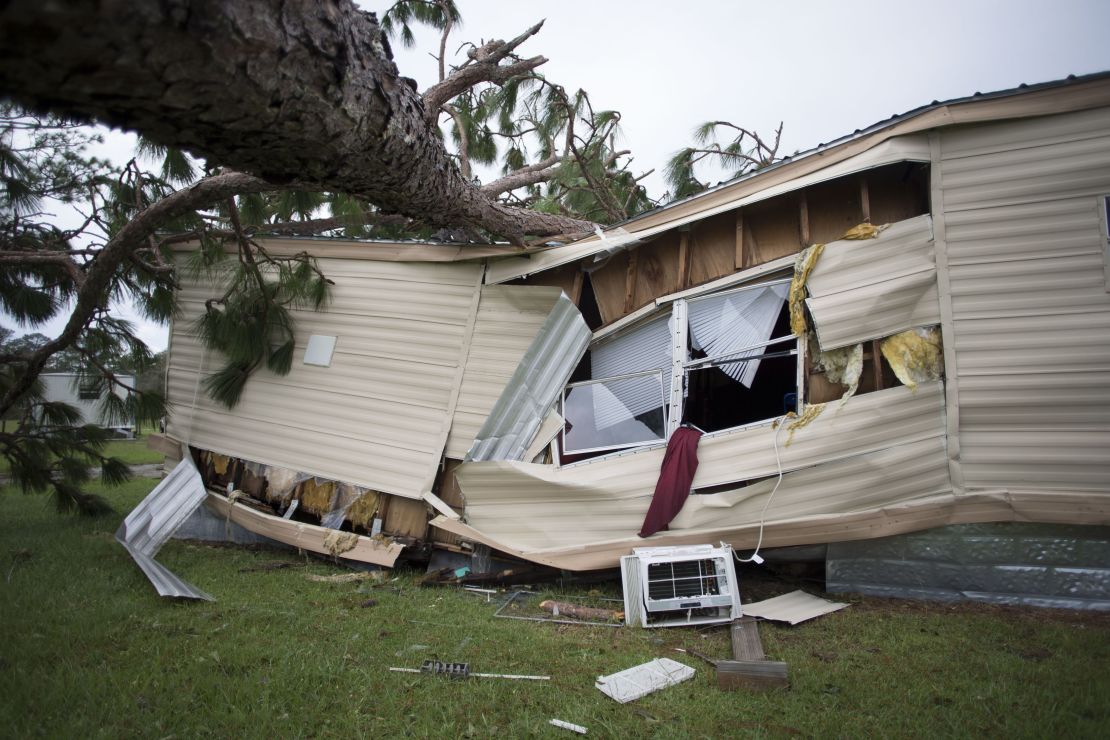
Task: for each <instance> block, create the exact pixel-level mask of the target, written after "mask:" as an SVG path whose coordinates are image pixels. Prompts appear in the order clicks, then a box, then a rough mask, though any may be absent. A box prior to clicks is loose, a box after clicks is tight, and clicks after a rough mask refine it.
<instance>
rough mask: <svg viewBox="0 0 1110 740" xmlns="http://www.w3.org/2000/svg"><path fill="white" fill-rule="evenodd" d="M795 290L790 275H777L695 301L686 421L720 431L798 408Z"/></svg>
mask: <svg viewBox="0 0 1110 740" xmlns="http://www.w3.org/2000/svg"><path fill="white" fill-rule="evenodd" d="M788 290H789V282H788V281H778V282H775V283H767V284H764V285H759V286H753V287H746V288H740V289H738V290H734V291H729V292H728V293H722V294H717V295H711V296H706V297H703V298H696V299H691V300H690V301H689V305H688V307H687V312H688V314H689V326H690V355H689V359H688V360H687V362H686V363H685V364H684V366H683V372H684V376H685V377H684V382H683V386H684V389H685V391H684V395H685V399H684V402H683V404H682V405H683V409H682V421H683V422H685V423H689V424H692V425H694V426H696V427H698V428H699V429H701V430H703V431H706V432H716V431H721V430H724V429H731V428H734V427H739V426H744V425H746V424H751V423H755V422H759V421H763V420H765V419H771V418H774V417H776V416H781V415H783V414H784V413H786V412H787V411H794V410H796V409H797V406H798V342H797V337H796V336H795V335H793V334H791V333H790V320H789V312H788V310H787V308H786V296H787V292H788Z"/></svg>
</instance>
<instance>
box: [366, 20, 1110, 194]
mask: <svg viewBox="0 0 1110 740" xmlns="http://www.w3.org/2000/svg"><path fill="white" fill-rule="evenodd" d="M458 2H459V6H460V11H461V12H462V15H463V27H462V28H461V29H459V31H458V32H454V33H452V36H451V38H452V39H455V41H456V43H453V44H449V48H451V49H455V48H457V47H458V43H459V42H462V41H466V40H474V41H477V40H479V39H486V40H488V39H490V38H512V37H514V36H516V35H517V34H519V33H520V32H521V31H523V30H524V29H525V28H527V27H528V26H530V25H532V24H533V23H535V22H537V21H539V20H541V19H545V18H546V23H545V24H544V27H543V29H542V30H541V31H540V33H539V34H538V35H537V36H536V37H534V38H532V39H530V40H529V41H528V42H526V44H525V45H524V46H523V47H521V53H522V54H523V55H526V56H532V55H536V54H542V55H543V56H545V57H547V58H548V59H549V60H550V61H548V63H547V64H545V65H543V67H541V68H540V70H541V71H542V72H543V73H544V74H545V75H546V76H547V77H548V78H549V79H552V80H554V81H556V82H559V83H560V84H562V85H563V86H565V87H567V88H568V89H572V90H573V89H577V88H584V89H585V90H587V91H588V92H589V93H590V97H591V100H592V101H593V103H594V105H595V106H596V107H598V108H602V109H615V110H619V111H620V112H621V114H622V124H623V129H624V134H625V146H624V148H628V149H631V150H632V152H633V154H634V156H635V158H636V161H635V164H634V165H633V168H634V169H636V170H637V171H644V170H648V169H651V168H656V170H657V173H658V172H661V171H662V168H663V165H664V163H665V162H666V160H667V158H668V157H669V156H670V155H671V154H672V153H674V151H676V150H678V149H680V148H682V147H683V146H686V145H687V144H689V143H691V142H692V140H691V131H692V130H693V129H694V128H695V127H696V126H697V125H698V124H700V123H702V122H704V121H707V120H714V119H724V120H727V121H731V122H733V123H735V124H737V125H740V126H744V127H746V128H749V129H755V130H756V131H758V132H759V133H760V134H761V135H763V134H767V135H770V134H771V132H773V131H774V129H775V128H776V127H777V126H778V124H779V122H780V121H782V122H783V123H784V124H785V125H784V128H783V145H782V148H781V149H780V154H787V153H792V152H794V151H797V150H805V149H809V148H811V147H814V146H816V145H818V144H820V143H823V142H827V141H830V140H832V139H836V138H839V137H840V136H843V135H845V134H848V133H851V132H852V131H854V130H855V129H857V128H863V127H865V126H867V125H869V124H872V123H875V122H877V121H879V120H881V119H884V118H888V117H889V116H891V115H892V114H894V113H903V112H905V111H907V110H910V109H913V108H916V107H918V106H920V105H924V104H926V103H929V102H931V101H933V100H945V99H948V98H954V97H960V96H964V95H970V94H972V93H974V92H976V91H981V92H987V91H989V90H1001V89H1005V88H1009V87H1016V86H1017V85H1019V84H1021V83H1023V82H1026V83H1032V82H1044V81H1047V80H1053V79H1059V78H1062V77H1066V76H1067V75H1069V74H1084V73H1089V72H1097V71H1102V70H1106V69H1110V44H1107V41H1106V32H1107V29H1110V2H1107V1H1106V0H1086V1H1085V0H1059V1H1057V2H1052V3H1049V2H1043V1H1040V2H1031V1H1029V0H1008V1H1006V2H1002V1H991V0H961V1H953V0H928V1H927V2H921V1H920V0H918V1H916V2H908V1H906V0H887V1H886V2H880V1H877V0H872V1H869V0H837V1H836V2H829V1H828V0H779V1H778V2H750V1H748V0H733V1H727V0H716V1H712V0H684V2H679V3H676V2H673V0H669V1H668V2H662V1H661V0H558V1H546V0H544V1H538V0H534V1H532V2H522V1H520V0H517V1H516V2H505V1H502V0H482V1H481V2H478V1H476V0H458ZM361 4H362V5H363V7H365V8H367V9H374V8H373V6H374V3H371V2H366V0H363V2H362V3H361ZM382 7H384V4H382ZM435 40H436V39H435V38H434V36H433V34H431V33H425V34H423V35H421V36H418V41H419V42H420V47H421V48H418V49H417V50H408V49H402V48H398V47H399V46H400V45H399V44H396V45H395V48H394V53H395V55H396V57H397V63H398V67H399V68H400V70H401V72H402V74H405V75H408V76H410V77H414V78H415V79H416V80H417V82H418V83H419V85H420V89H424V88H425V87H426V86H427V85H429V84H430V83H432V82H434V81H435V77H436V74H437V73H436V69H435V64H434V62H433V61H432V60H431V58H430V57H429V56H428V53H427V52H428V50H430V49H432V48H433V47H434V45H435V44H434V42H435ZM647 184H648V188H649V191H650V192H651V194H652V195H653V196H655V197H658V196H660V195H662V193H663V192H664V191H665V190H666V188H665V186H664V185H663V181H662V179H661V178H658V177H656V176H653V177H651V178H649V179H648V180H647Z"/></svg>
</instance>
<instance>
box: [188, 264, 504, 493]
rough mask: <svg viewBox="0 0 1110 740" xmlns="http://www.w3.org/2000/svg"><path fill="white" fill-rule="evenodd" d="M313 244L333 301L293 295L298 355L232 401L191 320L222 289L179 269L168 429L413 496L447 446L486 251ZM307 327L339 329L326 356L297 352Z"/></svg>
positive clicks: (248, 455)
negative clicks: (443, 254)
mask: <svg viewBox="0 0 1110 740" xmlns="http://www.w3.org/2000/svg"><path fill="white" fill-rule="evenodd" d="M307 245H308V242H306V247H307ZM311 249H312V251H314V252H315V251H316V250H320V259H319V267H320V270H321V271H322V272H323V274H325V275H327V276H328V279H329V280H331V281H334V283H335V284H334V285H333V286H332V287H331V298H330V300H329V303H328V310H327V311H313V310H312V309H310V308H291V309H290V315H291V317H292V320H293V322H294V323H295V325H296V337H295V340H296V344H297V352H298V354H297V355H296V361H294V362H293V364H292V367H291V368H290V371H289V373H288V374H287V375H282V376H279V375H274V374H273V373H266V372H260V373H257V374H255V375H254V376H252V378H251V380H250V382H249V383H247V385H246V387H245V389H244V391H243V395H242V398H241V399H240V401H239V403H238V405H237V406H236V407H235V408H234V409H233V410H229V409H227V408H226V407H224V406H222V405H221V404H219V403H217V402H215V401H213V400H212V399H211V398H209V397H208V394H207V393H205V392H204V389H203V387H202V381H203V379H204V377H205V376H207V375H210V374H211V373H212V372H215V370H217V369H218V368H219V366H220V365H219V363H220V359H219V358H218V357H217V356H216V354H214V353H212V352H209V351H207V350H206V349H205V347H204V343H203V342H202V341H201V340H200V339H199V338H197V337H196V336H195V335H194V334H193V333H192V332H191V327H192V325H193V323H194V321H195V319H196V318H197V317H198V316H200V315H202V314H203V313H204V306H205V301H206V300H208V299H210V298H213V297H218V296H219V295H220V294H222V292H223V289H222V287H221V286H220V285H219V284H218V282H219V281H218V280H215V279H205V278H196V279H194V278H193V277H190V276H189V275H183V276H182V277H181V286H180V289H179V290H178V291H177V294H176V295H177V299H178V302H179V304H180V307H181V315H180V316H178V317H177V318H176V319H175V321H174V323H173V329H172V337H171V341H170V350H169V359H168V364H169V374H168V387H167V396H168V399H169V401H170V402H171V405H172V406H173V413H172V414H171V415H170V417H169V428H168V432H169V434H171V435H172V436H174V437H175V438H176V439H180V440H182V441H183V442H185V443H187V444H190V445H192V446H194V447H197V448H200V449H205V450H212V451H214V452H219V453H222V454H224V455H228V456H230V457H235V458H239V459H242V460H251V461H254V462H256V463H263V464H266V465H274V466H282V467H286V468H289V469H291V470H294V471H302V472H304V473H308V474H311V475H314V476H317V477H320V478H322V479H327V480H333V481H344V482H347V483H351V484H354V485H358V486H362V487H364V488H368V489H371V490H374V491H380V492H383V493H389V494H393V495H397V496H403V497H406V498H409V499H419V498H420V497H421V496H422V494H423V493H424V491H426V490H428V488H429V486H430V482H431V480H432V479H433V477H434V476H435V473H436V471H437V469H438V467H439V463H440V459H441V456H442V453H443V448H444V442H445V438H446V437H447V432H448V428H447V427H448V425H449V424H450V419H451V415H452V412H453V410H454V409H453V403H454V401H455V399H456V396H457V391H458V387H459V378H458V375H459V374H460V371H461V368H462V366H463V362H464V360H465V358H466V354H467V351H468V349H469V346H470V341H471V332H470V329H471V327H472V324H473V322H472V318H473V316H474V315H475V314H476V312H477V310H478V304H479V294H480V290H481V276H482V269H483V268H482V265H481V264H480V263H395V262H374V261H370V260H356V259H336V258H331V257H328V256H327V248H326V246H325V245H319V244H318V243H314V244H313V245H312V247H311ZM313 334H325V335H334V336H337V337H338V340H337V343H336V348H335V354H334V356H333V357H332V361H331V366H330V367H319V366H316V365H306V364H304V362H302V361H301V357H302V354H301V353H302V352H303V350H304V347H305V343H306V342H307V341H308V337H309V336H311V335H313ZM260 430H264V432H265V433H260ZM301 506H302V508H303V507H304V506H305V502H303V501H302V502H301Z"/></svg>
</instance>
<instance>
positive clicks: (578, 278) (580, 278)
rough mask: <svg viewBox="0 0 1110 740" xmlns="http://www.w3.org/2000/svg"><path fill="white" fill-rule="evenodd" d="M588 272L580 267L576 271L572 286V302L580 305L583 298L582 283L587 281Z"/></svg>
mask: <svg viewBox="0 0 1110 740" xmlns="http://www.w3.org/2000/svg"><path fill="white" fill-rule="evenodd" d="M585 278H586V273H585V272H583V271H582V268H581V267H579V268H578V271H577V272H575V273H574V282H573V283H572V284H571V286H570V296H569V297H570V302H571V303H573V304H574V305H576V306H577V305H578V303H579V301H581V300H582V283H583V282H584V281H585Z"/></svg>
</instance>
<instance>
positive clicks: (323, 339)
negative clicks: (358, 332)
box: [304, 334, 336, 367]
mask: <svg viewBox="0 0 1110 740" xmlns="http://www.w3.org/2000/svg"><path fill="white" fill-rule="evenodd" d="M335 339H336V338H335V337H329V336H327V335H325V334H312V335H310V336H309V338H308V346H307V347H305V349H304V364H306V365H319V366H320V367H331V356H332V353H333V352H335Z"/></svg>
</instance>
